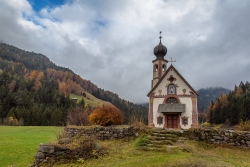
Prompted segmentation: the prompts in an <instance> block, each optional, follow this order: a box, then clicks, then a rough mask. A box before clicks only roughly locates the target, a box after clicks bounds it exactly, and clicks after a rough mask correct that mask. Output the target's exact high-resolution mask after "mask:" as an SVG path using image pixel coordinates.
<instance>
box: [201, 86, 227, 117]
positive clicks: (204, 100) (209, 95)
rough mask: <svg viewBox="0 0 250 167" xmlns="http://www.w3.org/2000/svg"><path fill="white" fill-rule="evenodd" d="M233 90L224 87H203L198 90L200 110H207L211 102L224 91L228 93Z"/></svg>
mask: <svg viewBox="0 0 250 167" xmlns="http://www.w3.org/2000/svg"><path fill="white" fill-rule="evenodd" d="M230 91H231V90H229V89H226V88H222V87H210V88H202V89H199V90H198V91H197V93H198V94H199V96H198V98H197V105H198V111H199V112H203V111H204V110H207V108H208V106H209V104H210V103H211V102H212V101H215V100H216V99H217V98H219V97H220V96H221V95H222V94H223V93H225V94H228V93H229V92H230Z"/></svg>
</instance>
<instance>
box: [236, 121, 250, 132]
mask: <svg viewBox="0 0 250 167" xmlns="http://www.w3.org/2000/svg"><path fill="white" fill-rule="evenodd" d="M238 129H239V130H242V131H250V120H246V121H242V119H241V120H240V123H239V125H238Z"/></svg>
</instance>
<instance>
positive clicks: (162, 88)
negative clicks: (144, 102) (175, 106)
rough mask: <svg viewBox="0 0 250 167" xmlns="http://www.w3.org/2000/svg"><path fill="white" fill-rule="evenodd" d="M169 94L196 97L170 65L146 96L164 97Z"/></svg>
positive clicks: (195, 93) (193, 91)
mask: <svg viewBox="0 0 250 167" xmlns="http://www.w3.org/2000/svg"><path fill="white" fill-rule="evenodd" d="M170 94H175V95H196V96H197V95H198V94H197V92H196V91H195V90H194V89H193V88H192V87H191V86H190V85H189V83H188V82H187V81H186V80H185V79H184V78H183V77H182V75H181V74H180V73H179V72H178V71H177V70H176V69H175V68H174V66H173V65H172V64H171V66H170V67H169V68H168V69H167V71H166V72H165V73H164V74H163V76H162V77H161V78H160V80H159V81H158V82H157V84H156V85H155V86H154V87H153V88H152V90H151V91H150V92H149V93H148V96H149V97H150V96H153V95H154V96H165V95H170Z"/></svg>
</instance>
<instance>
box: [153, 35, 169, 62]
mask: <svg viewBox="0 0 250 167" xmlns="http://www.w3.org/2000/svg"><path fill="white" fill-rule="evenodd" d="M161 38H162V37H161V36H160V43H159V44H158V45H157V46H156V47H155V48H154V55H155V56H156V57H157V58H163V57H164V56H165V55H166V54H167V48H166V46H164V45H163V44H162V43H161Z"/></svg>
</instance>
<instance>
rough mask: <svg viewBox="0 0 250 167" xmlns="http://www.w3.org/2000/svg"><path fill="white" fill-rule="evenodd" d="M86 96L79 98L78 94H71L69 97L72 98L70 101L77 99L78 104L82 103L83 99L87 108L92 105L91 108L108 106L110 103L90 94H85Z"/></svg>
mask: <svg viewBox="0 0 250 167" xmlns="http://www.w3.org/2000/svg"><path fill="white" fill-rule="evenodd" d="M85 94H86V97H84V96H79V95H76V94H70V95H69V97H70V99H72V98H77V102H80V101H81V100H82V99H84V102H85V106H88V105H90V106H93V107H95V106H101V105H103V104H108V103H109V102H107V101H103V100H101V99H98V98H96V97H95V96H93V95H91V94H90V93H88V92H85ZM109 104H110V103H109Z"/></svg>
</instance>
